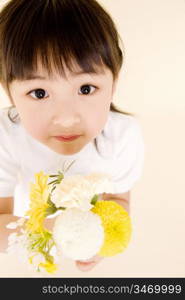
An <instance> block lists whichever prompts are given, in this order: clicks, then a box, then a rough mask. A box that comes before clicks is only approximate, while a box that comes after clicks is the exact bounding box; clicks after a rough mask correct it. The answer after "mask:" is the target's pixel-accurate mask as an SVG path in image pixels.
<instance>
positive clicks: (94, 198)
mask: <svg viewBox="0 0 185 300" xmlns="http://www.w3.org/2000/svg"><path fill="white" fill-rule="evenodd" d="M97 200H98V195H94V197H93V198H92V199H91V204H92V205H95V204H96V202H97Z"/></svg>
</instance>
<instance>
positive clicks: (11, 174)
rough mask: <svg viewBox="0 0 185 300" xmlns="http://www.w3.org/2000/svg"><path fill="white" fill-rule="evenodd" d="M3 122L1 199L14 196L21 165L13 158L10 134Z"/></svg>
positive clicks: (0, 173) (0, 140)
mask: <svg viewBox="0 0 185 300" xmlns="http://www.w3.org/2000/svg"><path fill="white" fill-rule="evenodd" d="M1 117H2V115H1ZM3 121H4V120H2V119H1V120H0V122H1V123H0V197H11V196H13V195H14V190H15V186H16V183H17V178H18V172H19V165H18V163H17V162H16V161H15V158H14V157H13V156H12V153H11V151H13V149H12V144H11V142H10V132H9V131H8V130H7V128H6V127H5V126H4V125H5V124H4V123H3Z"/></svg>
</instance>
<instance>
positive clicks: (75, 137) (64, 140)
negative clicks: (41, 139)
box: [55, 135, 80, 142]
mask: <svg viewBox="0 0 185 300" xmlns="http://www.w3.org/2000/svg"><path fill="white" fill-rule="evenodd" d="M79 137H80V135H75V136H68V137H64V136H55V138H56V139H57V140H58V141H62V142H70V141H74V140H76V139H77V138H79Z"/></svg>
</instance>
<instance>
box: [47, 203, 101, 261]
mask: <svg viewBox="0 0 185 300" xmlns="http://www.w3.org/2000/svg"><path fill="white" fill-rule="evenodd" d="M53 238H54V240H55V243H56V247H57V248H59V249H60V250H61V252H62V253H63V254H64V256H66V257H68V258H71V259H75V260H80V259H89V258H91V257H92V256H94V255H95V254H97V252H98V251H99V250H100V247H101V245H102V243H103V240H104V230H103V227H102V225H101V219H100V217H99V216H98V215H96V214H94V213H93V212H91V211H86V212H82V211H81V210H79V209H76V208H71V209H68V210H65V211H63V212H62V213H61V214H60V215H59V216H58V217H57V219H56V221H55V224H54V227H53Z"/></svg>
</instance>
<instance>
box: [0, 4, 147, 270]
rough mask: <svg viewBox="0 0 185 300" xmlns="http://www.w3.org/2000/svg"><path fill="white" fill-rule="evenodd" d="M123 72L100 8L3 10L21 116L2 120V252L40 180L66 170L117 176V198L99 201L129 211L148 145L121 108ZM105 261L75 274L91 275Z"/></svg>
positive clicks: (5, 74)
mask: <svg viewBox="0 0 185 300" xmlns="http://www.w3.org/2000/svg"><path fill="white" fill-rule="evenodd" d="M122 62H123V54H122V51H121V49H120V47H119V35H118V32H117V30H116V27H115V24H114V22H113V20H112V19H111V17H110V16H109V14H108V13H107V12H106V11H105V10H104V9H103V8H102V7H101V6H100V5H99V4H98V2H96V1H95V0H88V1H87V0H39V1H38V0H29V1H27V0H11V1H8V3H7V4H6V6H4V8H3V9H2V11H1V13H0V81H1V84H2V86H3V88H4V89H5V92H6V93H7V95H8V96H9V99H10V101H11V104H12V107H8V108H4V109H1V111H0V137H1V139H0V197H1V198H0V214H1V215H0V223H1V248H0V249H1V250H2V249H5V248H6V244H7V235H8V234H9V230H8V229H6V228H5V225H6V224H7V223H9V222H10V221H12V220H15V219H17V218H18V216H23V215H24V213H25V212H26V210H27V209H28V205H29V183H30V182H33V180H34V174H35V173H37V172H39V171H41V170H43V171H44V172H46V173H48V174H49V173H57V172H58V170H61V168H62V167H63V165H64V163H65V162H66V161H67V162H70V161H74V160H75V163H74V164H73V165H72V166H71V168H70V169H69V171H68V174H69V175H72V174H73V175H74V174H77V173H80V174H84V175H85V174H89V173H90V172H103V173H108V174H111V175H112V179H113V183H114V188H115V194H105V193H104V194H103V195H100V197H101V198H103V199H113V200H114V201H117V202H118V203H120V204H121V205H123V206H124V207H125V208H126V209H127V210H129V195H130V190H131V188H132V187H133V184H134V183H135V181H136V180H138V179H139V178H140V176H141V173H142V169H143V161H144V143H143V138H142V134H141V129H140V126H139V124H138V122H137V121H136V119H135V118H134V116H132V115H130V114H128V113H124V112H120V111H118V110H117V109H116V108H115V106H114V105H113V103H112V99H113V95H114V92H115V87H116V83H117V80H118V76H119V71H120V69H121V66H122ZM13 200H14V204H13ZM51 220H52V219H48V220H47V221H48V226H52V225H51V223H52V222H51ZM99 260H100V257H98V256H95V257H93V258H92V259H90V260H89V261H88V262H86V263H84V262H83V263H82V262H80V261H77V262H76V264H77V266H78V267H79V268H80V269H81V270H90V269H91V268H92V267H93V266H94V265H96V263H97V262H98V261H99Z"/></svg>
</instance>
